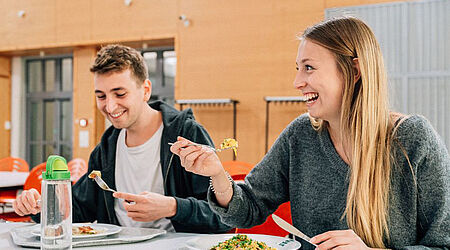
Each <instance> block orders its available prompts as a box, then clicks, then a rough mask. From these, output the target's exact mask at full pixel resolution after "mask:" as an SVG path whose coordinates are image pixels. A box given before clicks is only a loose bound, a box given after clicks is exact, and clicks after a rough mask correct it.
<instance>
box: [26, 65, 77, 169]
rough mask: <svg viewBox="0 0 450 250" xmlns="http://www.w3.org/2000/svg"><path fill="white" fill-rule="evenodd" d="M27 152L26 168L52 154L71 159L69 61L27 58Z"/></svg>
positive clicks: (70, 72) (70, 80)
mask: <svg viewBox="0 0 450 250" xmlns="http://www.w3.org/2000/svg"><path fill="white" fill-rule="evenodd" d="M25 68H26V86H27V88H26V89H27V90H26V91H27V94H26V97H27V100H26V103H27V106H26V107H27V108H26V110H27V111H26V112H27V114H26V117H27V121H26V124H27V133H26V138H27V140H26V141H27V150H26V156H27V161H28V163H29V164H30V166H32V167H33V166H36V165H38V164H40V163H42V162H45V161H46V160H47V157H48V156H49V155H52V154H56V155H61V156H63V157H64V158H66V159H67V161H69V160H71V158H72V58H71V57H52V58H39V59H28V60H26V62H25Z"/></svg>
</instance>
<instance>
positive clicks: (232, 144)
mask: <svg viewBox="0 0 450 250" xmlns="http://www.w3.org/2000/svg"><path fill="white" fill-rule="evenodd" d="M229 148H231V149H233V152H234V155H235V156H237V148H238V142H237V141H236V140H235V139H233V138H226V139H224V140H223V142H222V143H221V144H220V149H229Z"/></svg>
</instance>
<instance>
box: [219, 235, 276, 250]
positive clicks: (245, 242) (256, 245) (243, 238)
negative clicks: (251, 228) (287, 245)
mask: <svg viewBox="0 0 450 250" xmlns="http://www.w3.org/2000/svg"><path fill="white" fill-rule="evenodd" d="M225 249H226V250H234V249H236V250H237V249H239V250H249V249H251V250H260V249H261V250H262V249H268V250H276V248H273V247H269V246H267V244H266V243H264V242H262V241H256V240H252V239H250V238H249V237H248V236H247V235H245V234H238V235H236V236H233V237H232V238H231V239H228V240H226V241H223V242H220V243H219V244H217V245H215V246H213V247H211V250H225Z"/></svg>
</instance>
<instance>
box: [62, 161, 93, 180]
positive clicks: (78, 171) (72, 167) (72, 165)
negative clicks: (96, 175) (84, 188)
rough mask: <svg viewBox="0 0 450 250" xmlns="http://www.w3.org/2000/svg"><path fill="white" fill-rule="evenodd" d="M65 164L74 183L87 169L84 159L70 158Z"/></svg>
mask: <svg viewBox="0 0 450 250" xmlns="http://www.w3.org/2000/svg"><path fill="white" fill-rule="evenodd" d="M67 166H68V167H69V171H70V180H71V181H72V184H75V183H76V182H77V181H78V180H79V179H80V178H81V176H83V175H84V174H86V172H87V170H88V166H87V163H86V161H85V160H84V159H81V158H75V159H72V160H71V161H69V163H68V164H67Z"/></svg>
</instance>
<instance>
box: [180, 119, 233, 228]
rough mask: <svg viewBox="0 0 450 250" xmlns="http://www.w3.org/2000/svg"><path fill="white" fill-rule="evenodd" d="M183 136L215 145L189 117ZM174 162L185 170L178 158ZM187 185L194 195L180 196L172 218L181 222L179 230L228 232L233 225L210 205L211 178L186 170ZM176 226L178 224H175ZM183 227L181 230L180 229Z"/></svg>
mask: <svg viewBox="0 0 450 250" xmlns="http://www.w3.org/2000/svg"><path fill="white" fill-rule="evenodd" d="M183 131H184V132H183V133H182V135H181V136H183V137H185V138H187V139H189V140H191V141H194V142H197V143H201V144H206V145H210V146H214V143H213V141H212V139H211V137H210V136H209V135H208V133H207V132H206V130H205V129H204V128H203V127H202V126H201V125H200V124H198V123H197V122H195V121H194V120H193V119H187V120H186V122H185V124H184V129H183ZM174 164H177V165H179V166H176V168H177V169H178V168H179V169H182V171H185V170H184V168H183V167H181V165H180V161H179V160H178V159H177V160H176V161H175V163H174ZM185 172H186V173H185V176H186V178H187V179H186V180H185V181H186V185H188V186H189V187H186V188H190V189H191V190H192V192H193V196H191V197H186V198H180V197H175V199H176V201H177V213H176V215H175V216H174V217H172V218H171V220H172V223H173V224H181V225H183V226H182V227H178V229H177V231H186V232H196V233H219V232H226V231H228V230H230V229H231V227H229V226H227V225H226V224H224V223H222V222H221V220H220V217H219V216H218V215H217V214H215V213H214V212H213V211H212V210H211V208H210V207H209V205H208V202H207V199H206V197H207V192H208V188H209V178H208V177H205V176H200V175H196V174H193V173H190V172H187V171H185ZM174 226H176V225H174ZM179 229H181V230H179Z"/></svg>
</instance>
